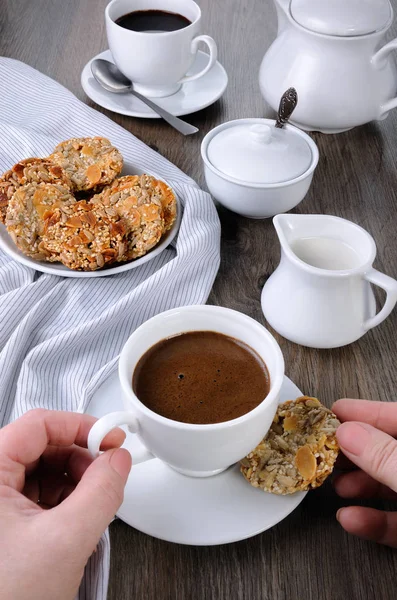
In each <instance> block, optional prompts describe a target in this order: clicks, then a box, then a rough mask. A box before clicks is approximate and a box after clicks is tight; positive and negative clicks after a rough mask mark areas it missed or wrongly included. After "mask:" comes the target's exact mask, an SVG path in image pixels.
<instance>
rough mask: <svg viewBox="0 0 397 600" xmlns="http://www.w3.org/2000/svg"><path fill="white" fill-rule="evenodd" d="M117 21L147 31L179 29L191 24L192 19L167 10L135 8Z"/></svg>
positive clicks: (126, 26)
mask: <svg viewBox="0 0 397 600" xmlns="http://www.w3.org/2000/svg"><path fill="white" fill-rule="evenodd" d="M115 22H116V23H117V25H120V27H124V29H130V30H131V31H142V32H147V33H159V32H165V31H177V30H178V29H184V28H185V27H188V26H189V25H191V21H189V19H187V18H186V17H184V16H183V15H180V14H178V13H173V12H168V11H166V10H134V11H133V12H130V13H128V14H126V15H123V16H121V17H119V18H118V19H116V21H115Z"/></svg>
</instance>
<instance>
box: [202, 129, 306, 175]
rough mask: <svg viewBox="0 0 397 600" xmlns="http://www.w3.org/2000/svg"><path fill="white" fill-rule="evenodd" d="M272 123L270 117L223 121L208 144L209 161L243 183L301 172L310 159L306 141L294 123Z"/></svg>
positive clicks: (219, 169)
mask: <svg viewBox="0 0 397 600" xmlns="http://www.w3.org/2000/svg"><path fill="white" fill-rule="evenodd" d="M274 124H275V122H274V121H273V120H271V119H240V120H237V121H231V122H229V123H226V124H225V125H224V126H222V128H221V129H220V131H219V132H218V133H217V134H216V135H215V136H214V137H213V138H212V139H211V140H210V142H209V144H208V148H207V157H208V160H209V162H210V163H211V164H212V165H213V166H214V167H215V168H216V169H217V170H218V171H221V173H223V174H224V175H226V176H227V177H230V178H232V179H234V180H238V181H239V182H242V183H247V184H263V185H266V184H274V183H283V182H287V181H290V180H292V179H295V178H296V177H299V176H300V175H303V173H305V172H306V171H307V170H308V169H309V167H310V165H311V162H312V151H311V148H310V146H309V144H308V143H307V141H306V140H305V139H304V137H303V135H302V134H301V133H300V132H299V130H297V129H295V128H294V127H291V126H290V125H287V126H286V127H284V128H283V129H277V128H276V127H275V126H274Z"/></svg>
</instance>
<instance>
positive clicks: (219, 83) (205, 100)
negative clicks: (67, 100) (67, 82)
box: [81, 50, 228, 119]
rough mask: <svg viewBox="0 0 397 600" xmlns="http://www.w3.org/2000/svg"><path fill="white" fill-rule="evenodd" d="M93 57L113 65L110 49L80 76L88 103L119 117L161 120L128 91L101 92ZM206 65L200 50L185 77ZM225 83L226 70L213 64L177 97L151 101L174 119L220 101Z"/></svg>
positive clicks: (99, 55)
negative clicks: (95, 76)
mask: <svg viewBox="0 0 397 600" xmlns="http://www.w3.org/2000/svg"><path fill="white" fill-rule="evenodd" d="M96 58H103V59H105V60H109V61H111V62H113V58H112V55H111V52H110V50H106V51H105V52H101V53H100V54H98V55H97V56H94V58H92V59H91V60H90V61H89V62H88V63H87V64H86V66H85V67H84V69H83V72H82V74H81V85H82V86H83V90H84V91H85V93H86V94H87V96H88V97H89V98H91V100H93V101H94V102H96V103H97V104H99V106H102V108H107V109H108V110H111V111H113V112H115V113H119V114H120V115H127V116H129V117H140V118H143V119H159V118H160V117H159V116H158V115H157V114H156V113H155V112H154V111H153V110H152V109H151V108H149V107H148V106H146V104H143V102H141V101H140V100H138V99H137V98H134V96H132V95H131V94H129V93H128V92H127V93H126V94H112V93H111V92H107V91H106V90H104V89H103V88H102V87H101V86H100V85H99V83H97V82H96V81H95V79H94V77H93V76H92V73H91V63H92V61H93V60H95V59H96ZM207 62H208V54H206V53H205V52H201V51H200V50H199V51H198V53H197V58H196V60H195V63H194V64H193V66H192V68H191V70H190V71H189V73H188V74H189V75H194V74H195V73H198V72H199V71H201V70H202V69H203V68H204V67H205V65H206V64H207ZM227 81H228V79H227V74H226V71H225V69H224V68H223V67H222V65H221V64H220V63H219V62H216V64H215V65H214V66H213V68H212V69H211V70H210V71H209V72H208V73H207V74H206V75H203V77H201V78H200V79H197V80H196V81H191V82H190V83H184V84H183V85H182V87H181V89H180V90H179V91H178V92H177V93H176V94H173V95H172V96H167V97H166V98H153V100H154V102H156V104H158V105H159V106H162V107H163V108H165V109H166V110H168V111H169V112H170V113H172V114H173V115H175V116H177V117H180V116H182V115H188V114H190V113H194V112H197V111H198V110H202V109H203V108H207V106H210V105H211V104H213V103H214V102H216V101H217V100H219V98H220V97H221V96H222V95H223V93H224V91H225V90H226V87H227Z"/></svg>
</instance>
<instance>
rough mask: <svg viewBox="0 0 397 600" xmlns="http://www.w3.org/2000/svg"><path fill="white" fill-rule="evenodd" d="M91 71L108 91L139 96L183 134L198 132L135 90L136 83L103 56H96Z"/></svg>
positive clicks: (195, 128)
mask: <svg viewBox="0 0 397 600" xmlns="http://www.w3.org/2000/svg"><path fill="white" fill-rule="evenodd" d="M91 72H92V74H93V76H94V78H95V79H96V81H97V82H98V83H99V85H101V86H102V87H103V88H104V89H105V90H107V91H108V92H113V93H114V94H123V93H125V92H129V93H130V94H132V95H133V96H135V97H136V98H139V100H141V101H142V102H144V103H145V104H146V105H147V106H149V107H150V108H151V109H152V110H154V112H156V113H157V114H158V115H159V116H160V117H162V118H163V119H164V121H167V123H169V125H171V126H172V127H174V129H177V130H178V131H179V132H180V133H182V134H183V135H191V134H192V133H197V131H198V129H197V127H194V126H193V125H190V124H189V123H186V122H185V121H182V119H179V118H178V117H175V116H174V115H172V114H171V113H169V112H168V111H167V110H165V109H164V108H162V107H161V106H158V104H155V103H154V102H152V100H149V98H146V97H145V96H142V94H140V93H139V92H136V91H135V90H134V84H133V83H132V81H130V80H129V79H128V78H127V77H125V76H124V75H123V74H122V73H121V71H119V69H118V68H117V67H116V65H115V64H113V63H111V62H109V61H108V60H103V59H102V58H96V59H95V60H93V61H92V63H91Z"/></svg>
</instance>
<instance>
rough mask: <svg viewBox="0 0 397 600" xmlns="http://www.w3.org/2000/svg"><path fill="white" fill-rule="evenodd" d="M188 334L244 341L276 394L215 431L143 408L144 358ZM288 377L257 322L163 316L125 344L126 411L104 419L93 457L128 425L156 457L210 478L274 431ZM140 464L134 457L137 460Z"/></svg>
mask: <svg viewBox="0 0 397 600" xmlns="http://www.w3.org/2000/svg"><path fill="white" fill-rule="evenodd" d="M187 331H215V332H218V333H223V334H225V335H228V336H230V337H233V338H235V339H237V340H240V341H242V342H244V343H245V344H247V345H248V346H250V347H251V348H252V349H253V350H255V351H256V352H257V353H258V355H259V356H260V357H261V358H262V360H264V362H265V363H266V366H267V368H268V371H269V375H270V391H269V394H268V395H267V396H266V398H264V400H263V401H262V402H261V403H260V404H259V405H258V406H257V407H256V408H254V409H253V410H252V411H250V412H249V413H246V414H245V415H243V416H241V417H239V418H237V419H233V420H231V421H225V422H223V423H214V424H211V425H192V424H189V423H182V422H179V421H173V420H171V419H167V418H165V417H162V416H160V415H158V414H157V413H155V412H153V411H151V410H150V409H149V408H147V407H146V406H145V405H144V404H142V403H141V402H140V401H139V399H138V398H137V396H136V395H135V394H134V392H133V390H132V377H133V373H134V370H135V367H136V365H137V363H138V361H139V359H140V358H141V357H142V355H143V354H144V353H145V352H146V351H147V350H148V349H149V348H150V347H152V346H153V345H154V344H156V343H157V342H159V341H161V340H163V339H165V338H167V337H170V336H173V335H177V334H180V333H184V332H187ZM283 377H284V359H283V356H282V353H281V350H280V348H279V346H278V344H277V342H276V340H275V339H274V338H273V336H272V335H271V334H270V333H269V332H268V331H267V330H266V329H265V328H264V327H263V326H262V325H260V324H259V323H257V321H254V320H253V319H251V318H250V317H247V316H246V315H243V314H241V313H239V312H236V311H234V310H230V309H227V308H222V307H220V306H208V305H207V306H186V307H182V308H175V309H173V310H169V311H167V312H164V313H161V314H159V315H157V316H155V317H153V318H152V319H149V320H148V321H146V322H145V323H144V324H143V325H141V326H140V327H139V328H138V329H137V330H136V331H135V332H134V333H133V334H132V335H131V337H130V338H129V340H128V341H127V343H126V344H125V346H124V348H123V350H122V352H121V355H120V360H119V378H120V384H121V388H122V391H123V402H124V408H125V411H121V412H116V413H110V414H108V415H105V416H104V417H102V418H101V419H99V420H98V421H97V422H96V423H95V424H94V426H93V427H92V429H91V431H90V433H89V436H88V449H89V451H90V452H91V454H92V456H94V457H96V456H98V453H99V448H100V444H101V442H102V440H103V438H104V437H105V436H106V435H107V433H109V431H111V430H112V429H113V428H114V427H117V426H119V425H128V427H129V431H130V432H131V433H136V434H137V435H138V437H139V439H140V440H141V442H142V443H143V444H144V445H145V446H146V448H147V449H148V450H149V452H151V453H152V454H153V455H154V456H156V457H157V458H159V459H161V460H162V461H164V462H165V463H167V464H168V465H169V466H171V467H173V468H174V469H175V470H177V471H179V472H180V473H183V474H184V475H190V476H193V477H208V476H210V475H216V474H217V473H220V472H221V471H223V470H225V469H227V467H229V466H230V465H232V464H234V463H235V462H237V461H239V460H241V459H242V458H243V457H244V456H245V455H246V454H248V453H249V452H250V451H251V450H252V449H253V448H254V447H255V446H256V445H257V444H258V443H259V442H260V440H261V439H262V437H263V436H264V435H265V434H266V432H267V431H268V430H269V427H270V425H271V423H272V420H273V417H274V415H275V413H276V410H277V405H278V399H279V394H280V389H281V385H282V383H283ZM132 460H133V462H134V456H133V457H132Z"/></svg>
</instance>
